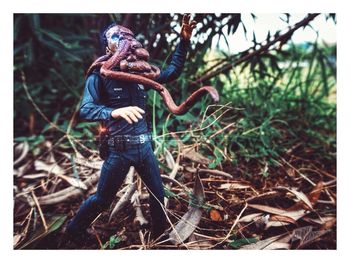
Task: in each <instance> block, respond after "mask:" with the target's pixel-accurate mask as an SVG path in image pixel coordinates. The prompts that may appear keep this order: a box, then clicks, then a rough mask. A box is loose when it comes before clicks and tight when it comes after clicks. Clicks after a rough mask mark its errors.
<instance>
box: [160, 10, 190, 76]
mask: <svg viewBox="0 0 350 263" xmlns="http://www.w3.org/2000/svg"><path fill="white" fill-rule="evenodd" d="M190 18H191V15H189V14H185V15H184V16H183V18H182V25H181V32H180V43H179V44H178V46H177V47H176V50H175V52H174V54H173V56H172V59H171V62H170V64H169V66H168V67H166V68H165V69H163V70H162V71H161V72H160V75H159V77H158V78H156V79H155V81H157V82H159V83H168V82H171V81H173V80H175V79H177V78H178V77H179V76H180V75H181V73H182V70H183V67H184V64H185V61H186V56H187V52H188V49H189V47H190V38H191V35H192V31H193V29H194V28H195V27H196V25H197V22H196V21H190Z"/></svg>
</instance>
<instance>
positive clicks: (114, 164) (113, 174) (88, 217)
mask: <svg viewBox="0 0 350 263" xmlns="http://www.w3.org/2000/svg"><path fill="white" fill-rule="evenodd" d="M128 168H129V165H128V163H127V162H126V160H124V159H123V158H122V157H121V156H120V154H119V153H115V152H111V153H110V154H109V157H108V159H107V160H106V161H105V162H104V163H103V166H102V169H101V176H100V179H99V182H98V186H97V191H96V193H95V194H94V195H92V196H90V197H89V198H88V199H87V200H85V201H84V203H83V204H82V205H81V206H80V208H79V211H78V213H77V214H76V216H75V217H74V218H73V219H72V220H71V221H70V222H69V224H68V226H67V232H68V233H70V234H79V233H82V232H84V231H85V230H86V228H88V226H89V225H90V224H91V222H92V221H93V220H94V219H95V218H96V216H97V215H98V214H99V213H101V212H102V211H103V210H105V209H107V208H108V207H109V206H110V204H111V203H112V201H113V199H114V197H115V194H116V192H117V191H118V189H119V188H120V186H121V185H122V183H123V181H124V179H125V176H126V174H127V172H128Z"/></svg>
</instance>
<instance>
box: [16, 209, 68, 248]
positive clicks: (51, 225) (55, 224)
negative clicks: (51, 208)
mask: <svg viewBox="0 0 350 263" xmlns="http://www.w3.org/2000/svg"><path fill="white" fill-rule="evenodd" d="M66 218H67V216H66V215H57V216H54V217H52V218H50V219H49V220H48V221H47V231H46V230H45V228H44V226H41V227H40V228H39V229H38V230H37V231H36V232H35V233H34V234H33V236H32V237H31V238H30V240H28V241H27V242H26V243H25V244H23V245H22V246H21V247H20V248H19V249H23V248H29V247H31V246H33V245H35V243H36V242H38V241H39V240H41V239H43V238H44V237H46V236H47V235H49V234H50V233H52V232H54V231H56V230H57V229H59V228H60V227H61V226H62V224H63V223H64V221H65V220H66Z"/></svg>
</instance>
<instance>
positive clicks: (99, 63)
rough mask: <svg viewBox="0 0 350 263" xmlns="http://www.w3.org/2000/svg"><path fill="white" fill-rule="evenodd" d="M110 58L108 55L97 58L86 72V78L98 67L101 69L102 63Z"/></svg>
mask: <svg viewBox="0 0 350 263" xmlns="http://www.w3.org/2000/svg"><path fill="white" fill-rule="evenodd" d="M110 57H111V54H108V55H103V56H101V57H99V58H98V59H96V60H95V61H94V62H93V63H92V64H91V66H90V67H89V69H88V70H87V72H86V75H85V76H86V77H87V76H89V75H90V74H91V72H92V71H93V70H94V69H95V68H98V67H101V66H102V65H103V62H104V61H106V60H108V59H109V58H110Z"/></svg>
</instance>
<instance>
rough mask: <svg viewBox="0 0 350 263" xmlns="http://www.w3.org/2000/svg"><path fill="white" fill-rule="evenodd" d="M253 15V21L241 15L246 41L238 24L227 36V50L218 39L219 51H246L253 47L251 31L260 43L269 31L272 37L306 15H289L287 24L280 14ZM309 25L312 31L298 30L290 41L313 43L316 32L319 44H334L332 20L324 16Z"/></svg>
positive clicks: (215, 41) (308, 29) (334, 30)
mask: <svg viewBox="0 0 350 263" xmlns="http://www.w3.org/2000/svg"><path fill="white" fill-rule="evenodd" d="M254 15H255V16H256V19H255V21H254V19H253V17H252V16H251V14H249V13H243V14H242V21H243V23H244V25H245V27H246V29H247V39H246V37H245V35H244V30H243V26H242V24H240V25H239V27H238V29H237V31H236V32H235V34H233V35H230V36H227V40H228V43H229V45H230V47H229V49H228V47H227V44H226V42H225V40H224V39H223V38H221V39H220V43H219V47H220V49H221V50H223V51H226V52H227V51H229V53H237V52H240V51H244V50H247V49H248V48H249V47H251V46H252V45H253V43H252V39H253V31H254V32H255V36H256V40H257V42H258V43H260V42H263V41H264V40H265V39H266V36H267V34H268V31H269V30H270V32H271V35H273V34H274V33H275V32H276V31H278V30H284V29H287V27H288V25H290V26H293V25H294V24H296V23H298V22H299V21H301V20H303V18H305V17H306V16H307V13H296V14H290V15H291V16H290V19H289V24H287V23H286V22H285V21H283V20H282V19H281V18H283V19H285V17H286V16H285V15H283V14H282V13H271V14H267V13H260V14H259V13H254ZM310 25H311V26H312V27H313V28H314V30H313V29H312V28H310V27H306V28H305V29H303V28H300V29H298V30H297V31H296V32H295V33H294V34H293V37H292V40H293V41H294V42H295V43H303V42H307V41H311V42H314V41H315V40H316V39H317V33H316V31H318V32H319V36H318V41H319V42H322V41H325V42H326V43H329V44H333V43H336V24H335V23H334V22H333V20H332V19H328V21H326V16H325V14H321V15H319V16H317V17H316V18H315V19H314V20H313V21H312V22H311V23H310ZM223 32H226V30H225V29H224V30H223ZM216 39H217V37H216ZM216 39H215V40H214V41H213V46H212V48H215V46H216V43H217V40H216Z"/></svg>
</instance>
